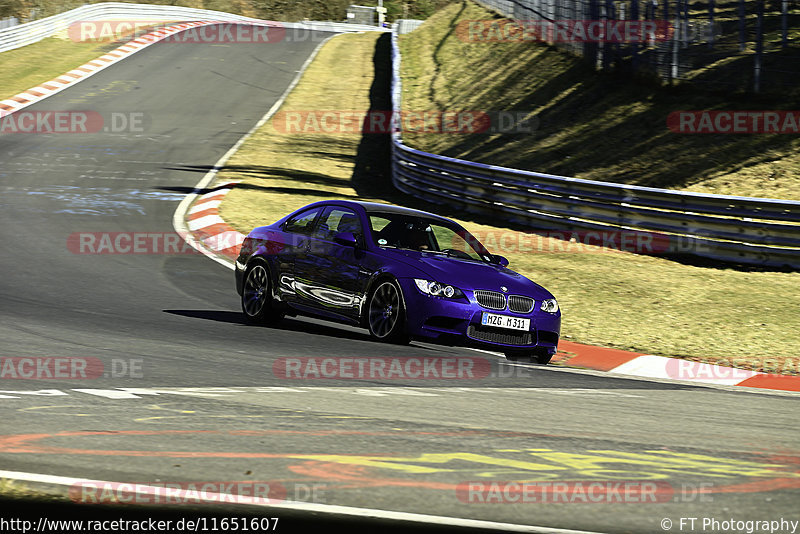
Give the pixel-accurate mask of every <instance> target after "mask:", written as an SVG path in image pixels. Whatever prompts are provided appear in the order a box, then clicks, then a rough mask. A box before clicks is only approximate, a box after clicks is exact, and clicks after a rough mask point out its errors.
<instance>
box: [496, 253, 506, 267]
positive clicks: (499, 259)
mask: <svg viewBox="0 0 800 534" xmlns="http://www.w3.org/2000/svg"><path fill="white" fill-rule="evenodd" d="M492 263H495V264H497V265H499V266H500V267H508V259H507V258H506V257H505V256H500V255H499V254H492Z"/></svg>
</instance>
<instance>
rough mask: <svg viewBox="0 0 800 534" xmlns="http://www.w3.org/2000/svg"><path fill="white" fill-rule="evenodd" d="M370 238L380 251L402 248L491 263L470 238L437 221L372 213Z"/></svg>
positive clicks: (394, 214)
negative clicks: (382, 249)
mask: <svg viewBox="0 0 800 534" xmlns="http://www.w3.org/2000/svg"><path fill="white" fill-rule="evenodd" d="M369 222H370V226H371V229H372V238H373V240H374V242H375V244H376V245H378V246H379V247H383V248H402V249H409V250H419V251H424V252H434V253H437V252H438V253H442V254H447V255H449V256H453V257H456V258H461V259H469V260H476V261H485V262H491V260H492V255H491V253H490V252H489V251H488V250H486V247H484V246H483V245H482V244H481V243H480V242H479V241H478V240H477V239H476V238H475V237H474V236H473V235H472V234H470V233H469V232H467V231H466V230H465V229H463V228H461V227H460V226H458V225H451V224H447V223H445V222H443V221H440V220H438V219H431V218H426V217H423V216H416V215H406V214H400V213H371V214H370V216H369Z"/></svg>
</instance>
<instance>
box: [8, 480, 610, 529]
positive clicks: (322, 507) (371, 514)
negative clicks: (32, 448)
mask: <svg viewBox="0 0 800 534" xmlns="http://www.w3.org/2000/svg"><path fill="white" fill-rule="evenodd" d="M0 479H9V480H20V481H24V482H35V483H39V484H50V485H56V486H69V487H72V486H76V485H79V484H80V485H89V484H91V485H93V486H96V487H98V488H119V485H120V484H121V483H120V482H110V481H105V480H88V479H85V478H71V477H61V476H55V475H43V474H39V473H23V472H20V471H0ZM135 492H136V493H137V494H139V495H155V496H158V495H163V493H164V488H162V487H158V486H147V485H143V484H136V488H135ZM170 495H171V496H173V497H180V498H185V499H186V500H188V499H190V498H191V499H197V491H195V490H178V489H171V490H170ZM205 497H206V500H208V501H210V503H211V504H214V503H216V502H227V501H229V500H230V498H231V495H229V494H222V493H206V494H205ZM265 500H267V499H264V498H262V497H250V496H247V495H236V504H241V505H249V506H258V507H262V508H272V509H276V510H281V509H283V510H297V511H302V512H318V513H326V514H334V515H341V516H348V517H352V518H359V517H360V518H364V519H369V518H373V519H388V520H392V521H407V522H413V523H423V524H425V525H445V526H453V527H462V528H481V529H485V530H497V531H502V532H533V533H539V534H598V533H596V532H588V531H582V530H567V529H562V528H551V527H538V526H533V525H517V524H514V523H498V522H494V521H482V520H479V519H461V518H458V517H447V516H439V515H428V514H415V513H411V512H392V511H388V510H374V509H371V508H355V507H352V506H338V505H334V504H318V503H307V502H295V501H281V500H276V501H275V502H264V501H265Z"/></svg>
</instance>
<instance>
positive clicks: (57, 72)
mask: <svg viewBox="0 0 800 534" xmlns="http://www.w3.org/2000/svg"><path fill="white" fill-rule="evenodd" d="M120 45H121V43H77V42H73V41H70V40H68V39H63V38H59V37H50V38H48V39H44V40H42V41H39V42H38V43H34V44H31V45H28V46H23V47H22V48H17V49H15V50H9V51H8V52H3V53H0V71H2V72H3V76H2V77H0V100H2V99H4V98H8V97H10V96H14V95H16V94H17V93H21V92H22V91H25V90H27V89H31V88H32V87H35V86H37V85H39V84H42V83H45V82H47V81H50V80H52V79H53V78H58V77H59V76H61V75H62V74H64V73H65V72H68V71H70V70H72V69H74V68H76V67H80V66H81V65H83V64H84V63H86V62H88V61H91V60H93V59H97V58H98V57H99V56H102V55H103V54H105V53H106V52H109V51H111V50H114V49H115V48H117V47H118V46H120Z"/></svg>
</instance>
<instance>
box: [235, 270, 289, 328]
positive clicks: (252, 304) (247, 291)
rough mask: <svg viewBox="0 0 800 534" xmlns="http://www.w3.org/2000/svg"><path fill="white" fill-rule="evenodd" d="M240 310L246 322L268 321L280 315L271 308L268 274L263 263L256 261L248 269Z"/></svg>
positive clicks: (278, 317)
mask: <svg viewBox="0 0 800 534" xmlns="http://www.w3.org/2000/svg"><path fill="white" fill-rule="evenodd" d="M242 312H243V313H244V318H245V320H246V321H247V322H248V323H252V324H257V323H269V322H272V321H276V320H278V319H280V318H281V317H282V314H281V313H279V312H276V311H275V310H273V309H272V298H271V296H270V293H269V275H268V274H267V269H266V267H264V265H262V264H260V263H257V264H256V265H254V266H253V267H252V268H251V269H248V271H247V274H246V275H245V279H244V288H243V289H242Z"/></svg>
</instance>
